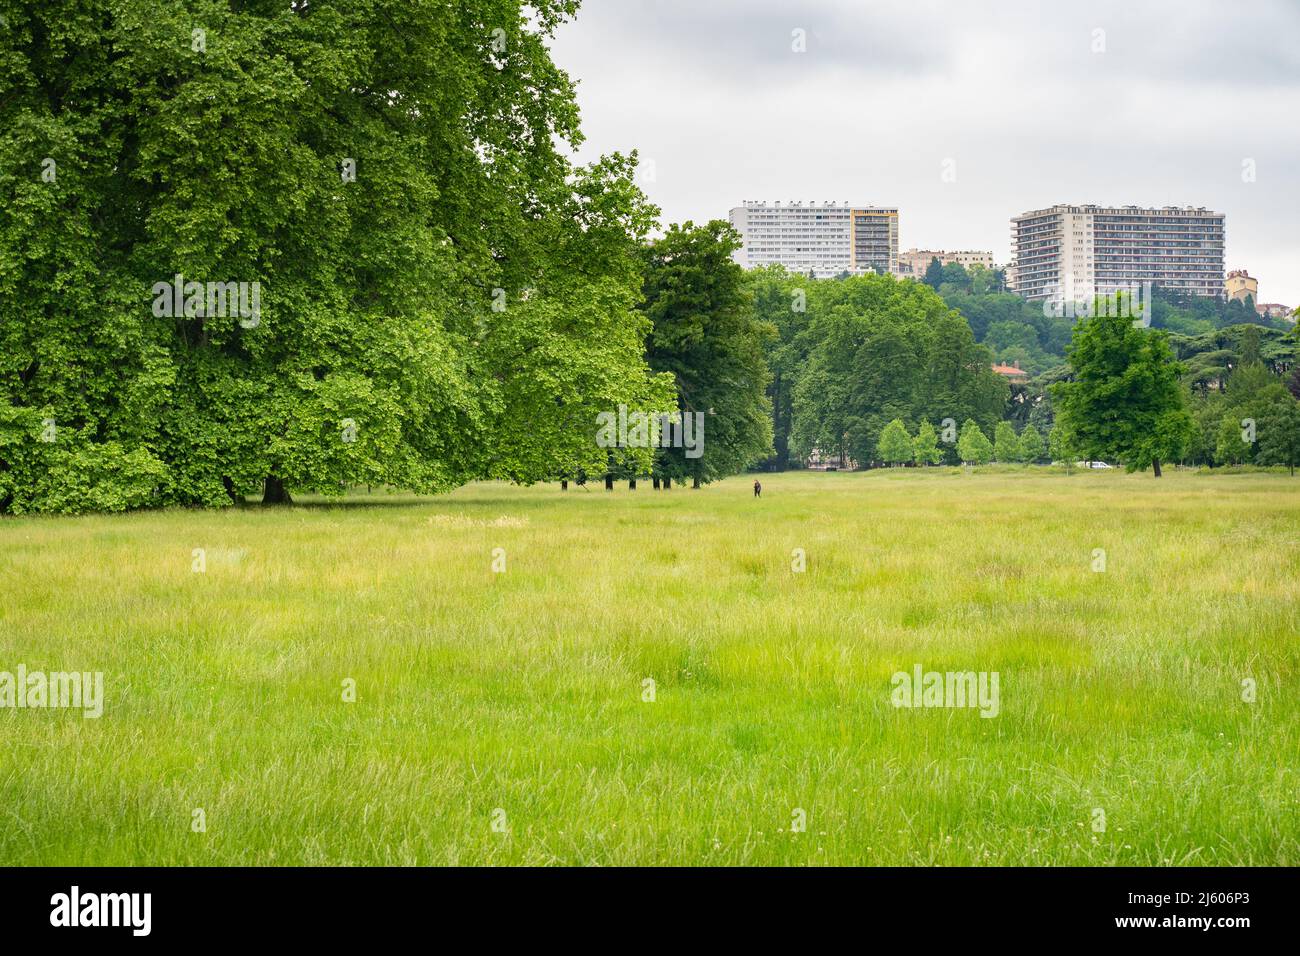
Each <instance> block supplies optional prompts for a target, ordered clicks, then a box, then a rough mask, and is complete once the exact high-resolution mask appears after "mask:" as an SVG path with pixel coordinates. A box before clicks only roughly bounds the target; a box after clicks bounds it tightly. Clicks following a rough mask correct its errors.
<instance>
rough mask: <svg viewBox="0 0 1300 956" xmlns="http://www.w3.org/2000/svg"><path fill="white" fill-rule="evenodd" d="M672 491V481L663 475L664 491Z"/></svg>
mask: <svg viewBox="0 0 1300 956" xmlns="http://www.w3.org/2000/svg"><path fill="white" fill-rule="evenodd" d="M672 490H673V480H672V479H671V478H669V477H668V476H667V475H664V491H672Z"/></svg>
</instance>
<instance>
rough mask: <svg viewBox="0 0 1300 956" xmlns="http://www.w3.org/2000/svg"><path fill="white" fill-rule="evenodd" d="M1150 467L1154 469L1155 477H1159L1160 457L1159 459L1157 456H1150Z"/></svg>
mask: <svg viewBox="0 0 1300 956" xmlns="http://www.w3.org/2000/svg"><path fill="white" fill-rule="evenodd" d="M1151 467H1152V469H1153V470H1154V471H1155V473H1156V477H1157V478H1159V477H1160V459H1159V458H1152V459H1151Z"/></svg>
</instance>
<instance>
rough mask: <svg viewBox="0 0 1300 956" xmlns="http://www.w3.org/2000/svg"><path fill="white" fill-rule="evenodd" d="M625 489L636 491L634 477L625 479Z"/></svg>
mask: <svg viewBox="0 0 1300 956" xmlns="http://www.w3.org/2000/svg"><path fill="white" fill-rule="evenodd" d="M627 490H628V491H636V479H635V478H629V479H628V480H627Z"/></svg>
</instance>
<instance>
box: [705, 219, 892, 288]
mask: <svg viewBox="0 0 1300 956" xmlns="http://www.w3.org/2000/svg"><path fill="white" fill-rule="evenodd" d="M730 219H731V224H732V226H734V227H735V228H736V231H737V232H739V233H740V235H741V238H742V239H743V241H744V245H743V246H741V248H740V249H738V250H737V251H736V254H735V259H736V261H737V262H739V263H740V264H741V265H742V266H744V267H745V268H747V269H749V268H753V267H755V266H763V265H772V264H777V265H782V266H785V267H786V268H787V269H789V270H790V271H791V272H797V273H801V274H803V275H808V274H810V273H811V274H812V275H815V276H817V277H818V278H825V277H827V276H837V275H841V274H842V273H845V272H847V273H850V274H853V275H856V274H860V273H864V272H896V271H897V269H898V210H897V209H893V208H886V207H882V206H868V205H853V204H850V203H829V202H827V203H802V202H791V203H780V202H775V203H767V202H746V203H745V204H744V205H743V206H736V207H734V208H733V209H732V210H731V214H730Z"/></svg>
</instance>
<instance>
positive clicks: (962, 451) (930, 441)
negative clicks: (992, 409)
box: [877, 418, 1064, 465]
mask: <svg viewBox="0 0 1300 956" xmlns="http://www.w3.org/2000/svg"><path fill="white" fill-rule="evenodd" d="M954 426H955V423H950V424H949V426H948V430H949V431H950V432H955V427H954ZM942 437H944V431H942V430H936V429H935V427H934V426H933V425H931V424H930V423H929V422H928V421H923V422H921V424H920V426H919V427H918V428H917V430H916V435H915V436H912V435H911V434H909V432H908V429H907V425H905V424H904V423H903V420H902V419H901V418H895V419H894V420H893V421H892V422H890V423H889V424H888V425H886V426H885V430H884V431H883V432H881V434H880V444H879V445H878V447H877V456H878V459H879V460H880V461H881V462H883V463H885V464H886V465H902V464H908V463H914V464H917V465H938V464H940V463H942V462H943V461H944V460H945V458H947V457H948V453H947V452H946V451H945V449H944V448H943V446H942V444H941V442H940V439H941V438H942ZM947 443H948V444H952V445H954V446H955V447H954V449H953V453H954V454H955V455H956V457H957V459H958V460H960V461H961V462H963V463H964V464H972V465H982V464H986V463H988V462H991V461H997V462H1006V463H1013V462H1014V463H1025V464H1037V463H1040V462H1044V461H1047V460H1048V444H1047V442H1046V441H1045V440H1044V439H1043V436H1042V435H1040V434H1039V432H1038V429H1037V428H1035V427H1034V426H1033V425H1027V426H1025V429H1024V431H1023V432H1021V433H1019V434H1017V433H1016V430H1015V428H1014V427H1013V426H1012V425H1011V423H1010V422H1007V421H1001V422H998V423H997V426H996V427H995V428H994V430H993V440H992V441H990V440H989V438H988V436H987V435H986V434H985V433H984V431H983V430H982V429H981V428H980V427H979V424H978V423H977V422H975V420H974V419H969V418H968V419H967V420H966V421H965V423H964V424H963V425H962V427H961V432H960V433H959V434H957V435H956V440H955V442H954V441H952V440H951V439H949V441H948V442H947ZM1062 450H1064V449H1062Z"/></svg>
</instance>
